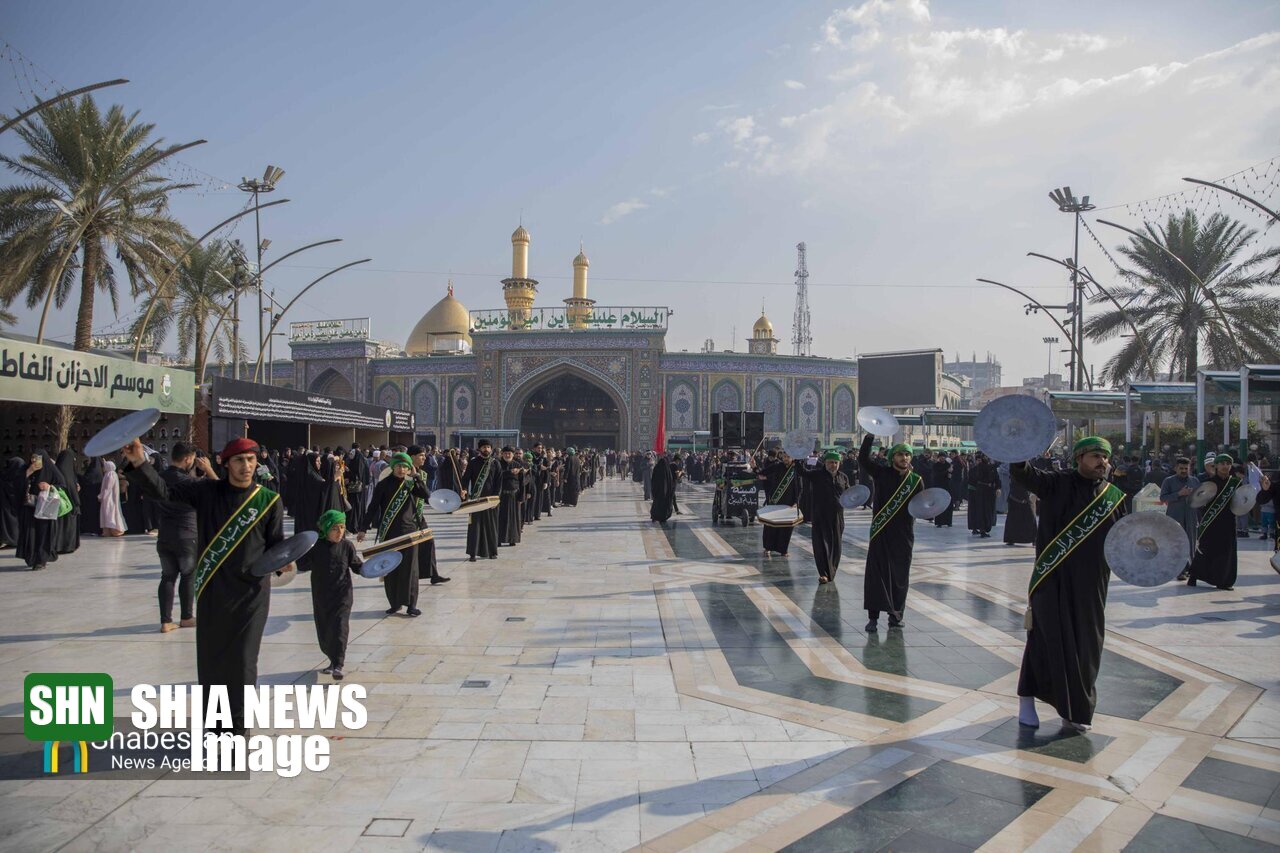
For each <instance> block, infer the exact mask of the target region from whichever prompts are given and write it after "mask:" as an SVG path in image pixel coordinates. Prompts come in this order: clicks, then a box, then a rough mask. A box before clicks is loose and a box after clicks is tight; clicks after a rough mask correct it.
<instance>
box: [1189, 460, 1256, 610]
mask: <svg viewBox="0 0 1280 853" xmlns="http://www.w3.org/2000/svg"><path fill="white" fill-rule="evenodd" d="M1234 464H1235V459H1233V458H1231V454H1229V453H1219V454H1218V455H1217V456H1215V457H1214V459H1213V467H1214V472H1213V476H1212V477H1209V478H1208V479H1205V478H1201V479H1204V481H1205V482H1206V483H1213V484H1214V485H1215V486H1217V487H1218V493H1217V494H1216V495H1214V497H1213V500H1211V501H1209V504H1208V505H1207V506H1205V507H1204V508H1203V509H1201V510H1200V522H1199V524H1198V525H1197V526H1196V543H1195V545H1196V547H1195V549H1194V550H1193V551H1192V557H1191V568H1190V569H1188V570H1187V586H1195V585H1196V581H1197V580H1202V581H1206V582H1207V583H1211V584H1213V585H1214V586H1216V587H1217V588H1218V589H1232V588H1234V587H1235V585H1236V569H1237V543H1238V541H1239V540H1238V539H1237V537H1236V517H1235V516H1234V515H1233V514H1232V512H1231V498H1232V497H1233V496H1234V495H1235V493H1236V490H1237V489H1239V488H1240V486H1241V485H1243V482H1244V481H1243V480H1241V478H1240V477H1237V476H1234V475H1232V473H1231V466H1233V465H1234Z"/></svg>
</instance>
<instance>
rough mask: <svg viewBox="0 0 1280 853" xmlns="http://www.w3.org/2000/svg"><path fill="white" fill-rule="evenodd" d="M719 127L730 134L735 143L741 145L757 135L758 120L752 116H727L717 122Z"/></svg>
mask: <svg viewBox="0 0 1280 853" xmlns="http://www.w3.org/2000/svg"><path fill="white" fill-rule="evenodd" d="M717 127H719V128H720V129H721V130H723V131H724V132H725V133H726V134H728V135H729V138H730V139H732V140H733V141H734V143H735V144H739V145H740V144H742V143H744V142H746V141H748V140H749V139H751V137H752V136H754V135H755V132H756V120H755V119H754V118H752V117H751V116H739V117H738V118H726V119H721V120H720V122H719V123H718V124H717Z"/></svg>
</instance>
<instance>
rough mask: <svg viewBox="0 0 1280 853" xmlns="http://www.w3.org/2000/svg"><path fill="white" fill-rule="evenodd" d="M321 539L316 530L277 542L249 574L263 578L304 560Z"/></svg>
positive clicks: (306, 531) (253, 566) (252, 567)
mask: <svg viewBox="0 0 1280 853" xmlns="http://www.w3.org/2000/svg"><path fill="white" fill-rule="evenodd" d="M319 539H320V534H319V533H316V532H315V531H314V530H304V531H302V532H301V533H298V534H295V535H293V536H290V537H289V538H288V539H286V540H284V541H283V542H277V543H276V544H275V545H272V546H271V547H270V548H268V549H267V550H266V551H263V552H262V556H261V557H259V558H258V559H257V560H255V561H254V563H253V565H252V566H250V567H249V574H251V575H254V576H255V577H260V578H261V577H266V576H267V575H269V574H271V573H272V572H278V571H279V570H280V569H283V568H284V567H285V566H287V565H289V564H290V563H295V562H297V561H298V560H300V559H302V557H304V556H305V555H306V553H307V552H308V551H310V550H311V549H312V548H313V547H314V546H315V544H316V542H318V541H319Z"/></svg>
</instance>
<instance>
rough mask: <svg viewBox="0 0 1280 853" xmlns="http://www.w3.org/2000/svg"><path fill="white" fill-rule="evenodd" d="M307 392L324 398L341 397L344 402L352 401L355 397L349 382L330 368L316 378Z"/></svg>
mask: <svg viewBox="0 0 1280 853" xmlns="http://www.w3.org/2000/svg"><path fill="white" fill-rule="evenodd" d="M307 390H309V391H310V392H311V393H313V394H323V395H324V396H326V397H341V398H343V399H346V400H354V399H355V396H356V394H355V389H354V388H353V387H351V380H350V379H348V378H347V377H345V376H343V375H342V374H341V373H339V372H338V371H336V370H334V369H333V368H332V367H330V368H327V369H326V370H325V371H324V372H323V373H321V374H320V375H319V376H317V377H316V378H315V380H314V381H313V382H312V383H311V387H310V388H309V389H307Z"/></svg>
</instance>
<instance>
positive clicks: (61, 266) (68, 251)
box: [36, 139, 208, 344]
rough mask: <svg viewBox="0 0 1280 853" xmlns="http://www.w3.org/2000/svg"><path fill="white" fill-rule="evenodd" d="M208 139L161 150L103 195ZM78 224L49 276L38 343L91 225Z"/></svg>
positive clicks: (37, 336)
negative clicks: (64, 275)
mask: <svg viewBox="0 0 1280 853" xmlns="http://www.w3.org/2000/svg"><path fill="white" fill-rule="evenodd" d="M207 141H208V140H205V139H197V140H196V141H195V142H188V143H186V144H184V145H175V146H173V147H172V148H169V149H167V150H165V151H161V152H160V153H159V154H157V155H156V156H154V157H152V158H150V159H148V160H145V161H143V162H142V163H140V164H138V166H137V167H135V168H134V169H133V171H131V172H129V173H128V174H127V175H125V176H124V177H123V178H121V179H120V180H119V181H118V182H116V184H115V186H113V187H111V188H110V189H109V190H107V191H106V192H105V193H103V194H102V195H103V197H105V198H109V197H110V196H111V195H112V194H113V193H115V191H116V190H118V189H120V187H122V186H124V185H125V184H127V183H129V181H131V180H133V179H134V178H135V177H136V176H137V175H138V174H140V173H141V172H143V171H145V170H146V169H150V168H151V167H152V166H154V165H155V164H156V163H159V162H160V161H161V160H164V159H167V158H169V157H172V156H173V155H174V154H177V153H178V152H179V151H186V150H187V149H188V148H195V147H196V146H197V145H204V144H205V142H207ZM60 206H61V208H62V211H63V215H65V216H68V217H69V218H70V219H71V221H72V222H75V221H76V219H75V217H74V216H71V214H70V211H68V210H67V207H66V205H60ZM78 224H79V226H80V227H79V228H77V229H76V236H75V237H74V238H73V239H71V240H69V241H67V244H66V247H65V248H64V249H63V250H62V255H61V257H59V258H58V264H57V266H56V267H55V269H56V270H57V271H58V273H57V275H53V276H50V277H49V282H50V284H49V293H48V294H47V295H46V296H45V298H44V310H43V311H41V312H40V328H39V329H38V330H37V331H36V343H38V344H39V343H43V342H44V324H45V321H46V320H47V319H49V306H50V305H52V304H53V293H54V291H55V290H57V289H58V281H59V280H60V279H61V278H62V273H63V270H65V269H66V266H67V262H68V261H70V260H71V256H72V255H73V254H74V253H75V251H76V249H78V248H79V247H80V238H81V237H83V236H84V232H85V229H86V228H88V227H89V221H88V220H87V219H86V220H85V221H84V222H80V223H78Z"/></svg>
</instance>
